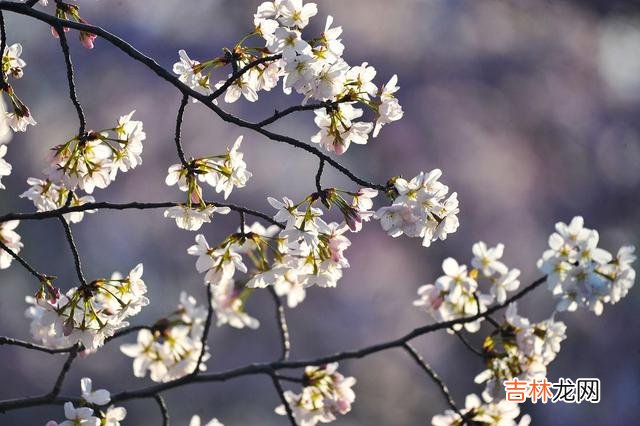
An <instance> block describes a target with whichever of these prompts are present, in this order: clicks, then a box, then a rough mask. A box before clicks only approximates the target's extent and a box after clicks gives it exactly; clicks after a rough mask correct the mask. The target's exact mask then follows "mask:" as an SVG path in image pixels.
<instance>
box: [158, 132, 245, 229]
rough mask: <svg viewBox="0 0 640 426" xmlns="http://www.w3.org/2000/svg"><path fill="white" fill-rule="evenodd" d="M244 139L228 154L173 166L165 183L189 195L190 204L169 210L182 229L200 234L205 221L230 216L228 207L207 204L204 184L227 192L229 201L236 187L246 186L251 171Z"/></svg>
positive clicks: (167, 213) (229, 150)
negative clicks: (203, 189)
mask: <svg viewBox="0 0 640 426" xmlns="http://www.w3.org/2000/svg"><path fill="white" fill-rule="evenodd" d="M242 138H243V137H242V136H239V137H238V138H237V139H236V141H235V142H234V144H233V146H232V147H231V148H228V149H227V152H226V153H225V154H222V155H215V156H211V157H205V158H197V159H191V160H190V161H189V162H188V164H174V165H172V166H171V167H169V170H168V174H167V178H166V180H165V183H166V184H167V185H169V186H173V185H176V184H177V185H178V188H179V189H180V190H181V191H183V192H186V193H187V202H186V204H183V205H178V206H175V207H172V208H170V209H168V210H166V211H165V213H164V215H165V217H169V218H173V219H175V220H176V224H177V226H178V227H179V228H181V229H186V230H189V231H197V230H198V229H200V227H201V226H202V224H203V223H204V222H210V221H211V216H212V215H213V213H218V214H227V213H229V211H230V210H229V208H227V207H216V206H214V205H211V204H207V202H206V201H205V200H204V198H203V192H202V186H201V185H200V183H203V182H206V183H207V184H208V185H210V186H212V187H213V188H215V191H216V192H218V193H220V192H222V193H224V198H225V199H226V198H227V197H229V195H230V194H231V192H232V191H233V189H234V188H242V187H244V186H246V184H247V181H248V180H249V179H250V178H251V172H249V171H248V170H247V164H246V163H245V161H244V158H243V157H244V154H243V153H242V152H240V151H239V149H240V144H241V143H242ZM194 205H195V206H194Z"/></svg>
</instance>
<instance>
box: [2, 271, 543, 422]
mask: <svg viewBox="0 0 640 426" xmlns="http://www.w3.org/2000/svg"><path fill="white" fill-rule="evenodd" d="M546 278H547V277H546V276H544V277H541V278H539V279H537V280H536V281H534V282H533V283H531V284H529V285H528V286H527V287H525V288H524V289H522V290H521V291H520V292H518V293H516V294H514V295H513V296H512V297H510V298H509V299H507V300H506V301H505V302H504V303H502V304H499V305H495V306H492V307H491V308H489V309H488V310H487V311H485V312H483V313H481V314H477V315H473V316H470V317H465V318H458V319H455V320H450V321H444V322H439V323H434V324H430V325H426V326H423V327H418V328H416V329H413V330H412V331H410V332H409V333H407V334H405V335H404V336H402V337H400V338H398V339H395V340H391V341H387V342H383V343H378V344H375V345H371V346H367V347H365V348H362V349H358V350H351V351H344V352H339V353H336V354H333V355H328V356H322V357H318V358H313V359H306V360H294V361H276V362H272V363H254V364H249V365H246V366H243V367H239V368H236V369H232V370H227V371H223V372H217V373H206V374H197V375H188V376H185V377H182V378H180V379H177V380H173V381H171V382H166V383H159V384H155V385H151V386H148V387H146V388H141V389H137V390H130V391H123V392H120V393H117V394H115V395H113V396H112V398H111V401H112V402H114V403H115V402H120V401H128V400H132V399H141V398H153V397H154V395H156V394H158V393H160V392H164V391H166V390H169V389H174V388H177V387H181V386H185V385H188V384H193V383H205V382H224V381H227V380H231V379H235V378H238V377H243V376H249V375H256V374H268V375H272V374H275V373H274V371H278V370H283V369H298V368H304V367H306V366H310V365H322V364H328V363H331V362H337V361H344V360H348V359H358V358H364V357H366V356H369V355H372V354H375V353H378V352H381V351H384V350H387V349H391V348H398V347H403V346H404V344H405V343H407V342H409V341H411V340H412V339H414V338H416V337H418V336H422V335H425V334H428V333H431V332H434V331H437V330H445V329H448V328H452V327H453V326H454V325H456V324H466V323H469V322H473V321H476V320H478V319H480V318H483V317H484V316H485V315H490V314H492V313H494V312H497V311H499V310H501V309H504V308H505V307H507V306H508V305H509V304H510V303H513V302H515V301H517V300H519V299H521V298H522V297H524V296H525V295H527V294H528V293H529V292H531V291H533V290H534V289H536V288H537V287H539V286H540V285H541V284H542V283H544V282H545V281H546ZM67 400H69V399H67ZM62 402H64V401H62ZM48 404H49V405H50V404H60V401H59V400H49V399H46V398H45V399H43V398H42V397H38V398H29V399H24V400H22V399H21V400H11V401H0V412H3V411H9V410H12V409H17V408H24V407H33V406H38V405H48Z"/></svg>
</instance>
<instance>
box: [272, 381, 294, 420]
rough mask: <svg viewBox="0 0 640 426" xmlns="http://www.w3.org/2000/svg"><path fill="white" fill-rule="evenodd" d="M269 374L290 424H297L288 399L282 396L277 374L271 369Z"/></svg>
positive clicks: (282, 391) (282, 390)
mask: <svg viewBox="0 0 640 426" xmlns="http://www.w3.org/2000/svg"><path fill="white" fill-rule="evenodd" d="M269 376H270V377H271V381H272V382H273V386H274V387H275V388H276V392H278V396H279V397H280V401H281V402H282V405H284V409H285V411H286V412H287V417H288V418H289V422H290V423H291V425H292V426H298V423H297V422H296V419H295V417H294V416H293V411H292V410H291V406H290V405H289V401H287V398H285V396H284V389H282V385H281V384H280V380H278V376H277V375H276V373H275V372H274V371H273V370H271V371H270V372H269Z"/></svg>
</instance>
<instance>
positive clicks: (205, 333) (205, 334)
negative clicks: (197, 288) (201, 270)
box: [191, 283, 214, 376]
mask: <svg viewBox="0 0 640 426" xmlns="http://www.w3.org/2000/svg"><path fill="white" fill-rule="evenodd" d="M212 286H213V284H211V283H207V319H206V320H205V322H204V329H203V330H202V338H201V339H200V343H201V344H202V347H201V348H200V355H199V356H198V362H197V363H196V367H195V368H194V369H193V371H192V372H191V375H194V376H195V375H197V374H199V373H200V366H201V365H202V360H203V359H204V355H205V354H206V353H207V340H208V339H209V331H210V330H211V320H212V319H213V312H214V310H213V302H212V300H211V299H212V298H213V290H212Z"/></svg>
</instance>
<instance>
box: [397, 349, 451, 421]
mask: <svg viewBox="0 0 640 426" xmlns="http://www.w3.org/2000/svg"><path fill="white" fill-rule="evenodd" d="M402 348H403V349H404V350H405V351H406V352H407V353H408V354H409V355H410V356H411V358H412V359H413V360H414V361H415V362H416V364H418V365H419V366H420V368H422V369H423V370H424V372H425V373H427V374H428V375H429V377H431V380H433V382H434V383H435V384H436V385H437V386H438V388H439V389H440V392H442V395H443V396H444V398H445V400H446V401H447V404H449V407H451V409H452V410H453V411H455V412H456V413H457V414H458V415H459V416H460V417H461V418H463V416H462V413H461V412H460V410H459V409H458V406H457V405H456V403H455V401H454V400H453V397H452V396H451V393H450V392H449V389H448V388H447V385H446V384H445V383H444V382H443V381H442V379H441V378H440V376H438V374H437V373H436V372H435V371H434V370H433V368H431V367H430V366H429V364H427V362H426V361H425V360H424V359H423V358H422V357H421V356H420V354H419V353H418V352H416V350H415V349H414V348H413V346H411V344H409V343H408V342H406V343H404V344H403V345H402Z"/></svg>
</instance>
